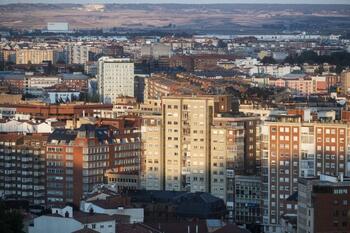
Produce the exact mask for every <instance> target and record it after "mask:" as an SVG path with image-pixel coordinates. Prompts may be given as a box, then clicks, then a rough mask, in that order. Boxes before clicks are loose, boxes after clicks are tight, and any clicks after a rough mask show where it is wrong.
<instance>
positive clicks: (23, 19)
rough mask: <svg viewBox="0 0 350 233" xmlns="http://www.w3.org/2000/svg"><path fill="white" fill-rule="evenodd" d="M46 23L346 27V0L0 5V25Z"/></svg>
mask: <svg viewBox="0 0 350 233" xmlns="http://www.w3.org/2000/svg"><path fill="white" fill-rule="evenodd" d="M47 22H68V23H69V24H70V26H71V28H72V29H78V28H111V27H118V28H153V27H158V28H159V27H166V26H168V25H169V24H172V25H176V28H177V29H183V30H190V29H195V30H201V31H217V30H223V31H225V30H226V31H229V30H231V29H232V30H234V29H235V30H243V31H244V30H254V29H255V30H267V31H268V30H283V29H284V30H298V29H301V30H303V29H310V30H313V31H315V32H317V31H319V30H330V31H331V32H332V31H335V32H344V31H347V30H350V5H248V4H211V5H184V4H134V5H132V4H122V5H120V4H105V5H103V4H94V5H92V4H90V5H80V4H50V5H49V4H9V5H0V26H3V27H10V28H16V29H45V28H46V24H47Z"/></svg>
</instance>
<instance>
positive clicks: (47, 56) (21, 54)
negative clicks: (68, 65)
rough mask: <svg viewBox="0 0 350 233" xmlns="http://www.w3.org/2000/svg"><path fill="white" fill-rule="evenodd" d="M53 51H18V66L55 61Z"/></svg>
mask: <svg viewBox="0 0 350 233" xmlns="http://www.w3.org/2000/svg"><path fill="white" fill-rule="evenodd" d="M53 58H54V51H53V50H52V49H18V50H17V51H16V64H42V63H43V61H51V62H53V61H54V59H53Z"/></svg>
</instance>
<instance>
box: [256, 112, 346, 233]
mask: <svg viewBox="0 0 350 233" xmlns="http://www.w3.org/2000/svg"><path fill="white" fill-rule="evenodd" d="M261 130H262V135H263V136H262V137H263V140H262V147H261V151H262V178H263V181H262V182H263V189H262V190H263V193H262V196H263V203H264V204H263V224H264V227H265V232H279V230H280V228H279V227H280V217H281V216H282V215H284V214H293V215H296V211H297V210H296V209H294V208H291V207H292V206H291V205H289V204H288V200H287V199H288V197H290V196H291V195H292V194H294V193H295V192H296V191H298V178H300V177H304V178H307V177H314V176H320V175H321V174H327V175H339V174H345V173H346V163H347V162H346V149H347V147H346V133H347V125H345V124H340V123H320V122H313V123H306V122H302V121H301V118H300V117H298V116H287V115H285V116H279V117H278V118H276V119H275V120H274V121H269V122H265V124H264V125H263V126H262V129H261Z"/></svg>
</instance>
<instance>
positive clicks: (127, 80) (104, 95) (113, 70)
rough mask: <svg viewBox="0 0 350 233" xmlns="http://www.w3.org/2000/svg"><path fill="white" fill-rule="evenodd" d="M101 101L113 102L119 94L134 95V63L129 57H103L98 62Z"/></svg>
mask: <svg viewBox="0 0 350 233" xmlns="http://www.w3.org/2000/svg"><path fill="white" fill-rule="evenodd" d="M97 83H98V91H99V95H100V98H101V101H103V102H104V103H112V102H113V101H115V99H116V98H117V97H118V96H121V95H122V96H134V63H133V62H132V61H131V60H130V59H129V58H109V57H101V58H100V59H99V60H98V64H97Z"/></svg>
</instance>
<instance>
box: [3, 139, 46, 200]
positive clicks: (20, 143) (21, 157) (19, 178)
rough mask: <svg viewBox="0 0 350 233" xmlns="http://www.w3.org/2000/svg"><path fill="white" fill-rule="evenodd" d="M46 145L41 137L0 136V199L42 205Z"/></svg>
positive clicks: (43, 198)
mask: <svg viewBox="0 0 350 233" xmlns="http://www.w3.org/2000/svg"><path fill="white" fill-rule="evenodd" d="M46 141H47V135H42V134H29V135H20V134H16V133H7V134H0V193H1V196H3V197H4V198H7V199H15V200H23V199H25V200H28V201H29V203H30V204H35V205H44V204H45V149H44V148H45V145H46Z"/></svg>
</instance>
